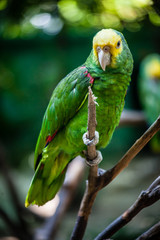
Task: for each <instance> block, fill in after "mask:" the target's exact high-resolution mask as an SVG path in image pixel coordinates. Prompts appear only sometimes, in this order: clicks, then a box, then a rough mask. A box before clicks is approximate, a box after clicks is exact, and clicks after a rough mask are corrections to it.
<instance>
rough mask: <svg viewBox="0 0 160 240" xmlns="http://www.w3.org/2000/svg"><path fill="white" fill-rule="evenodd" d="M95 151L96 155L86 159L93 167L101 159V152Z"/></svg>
mask: <svg viewBox="0 0 160 240" xmlns="http://www.w3.org/2000/svg"><path fill="white" fill-rule="evenodd" d="M96 153H97V157H96V158H94V159H93V160H90V159H86V163H87V165H89V166H91V167H93V166H95V165H98V164H99V163H100V162H101V161H102V160H103V157H102V154H101V152H100V151H96Z"/></svg>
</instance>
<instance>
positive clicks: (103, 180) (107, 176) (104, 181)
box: [99, 116, 160, 188]
mask: <svg viewBox="0 0 160 240" xmlns="http://www.w3.org/2000/svg"><path fill="white" fill-rule="evenodd" d="M159 129H160V116H159V117H158V118H157V120H156V121H155V122H154V123H153V124H152V125H151V127H150V128H149V129H148V130H147V131H146V132H145V133H144V134H143V135H142V136H141V137H140V138H139V139H138V140H137V141H136V142H135V143H134V144H133V146H132V147H131V148H130V149H129V150H128V151H127V153H126V154H125V155H124V156H123V157H122V158H121V159H120V161H119V162H118V163H117V164H116V165H115V166H114V167H113V168H111V169H109V170H107V171H106V172H105V173H103V174H102V175H101V176H99V184H100V185H101V188H104V187H105V186H107V185H108V184H109V183H110V182H111V181H112V180H113V179H114V178H115V177H116V176H117V175H118V174H119V173H120V172H121V171H122V170H123V169H124V168H126V167H127V166H128V164H129V163H130V162H131V161H132V159H133V158H134V157H135V156H136V155H137V154H138V153H139V152H140V151H141V150H142V148H143V147H144V146H145V145H146V144H147V143H148V142H149V141H150V139H151V138H152V137H153V136H154V135H155V134H156V133H157V132H158V130H159Z"/></svg>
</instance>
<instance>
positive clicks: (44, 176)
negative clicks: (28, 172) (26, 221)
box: [25, 153, 69, 207]
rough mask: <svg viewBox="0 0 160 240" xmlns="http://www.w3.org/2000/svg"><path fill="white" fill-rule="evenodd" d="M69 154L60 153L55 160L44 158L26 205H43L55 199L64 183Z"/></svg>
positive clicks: (38, 168) (34, 178)
mask: <svg viewBox="0 0 160 240" xmlns="http://www.w3.org/2000/svg"><path fill="white" fill-rule="evenodd" d="M68 162H69V156H66V155H65V154H64V153H60V154H59V155H58V156H57V157H56V158H55V159H54V160H53V158H52V160H51V159H47V158H45V159H44V158H42V160H41V161H40V163H39V165H38V167H37V169H36V172H35V175H34V177H33V179H32V181H31V185H30V188H29V191H28V194H27V197H26V201H25V206H26V207H28V206H29V205H30V204H36V205H38V206H41V205H43V204H45V203H46V202H47V201H49V200H51V199H53V198H54V197H55V195H56V193H57V192H58V190H59V189H60V187H61V186H62V184H63V181H64V178H65V173H66V170H67V165H68Z"/></svg>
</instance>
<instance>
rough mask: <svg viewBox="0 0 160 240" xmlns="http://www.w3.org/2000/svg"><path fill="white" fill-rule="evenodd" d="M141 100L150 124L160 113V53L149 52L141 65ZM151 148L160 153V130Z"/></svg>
mask: <svg viewBox="0 0 160 240" xmlns="http://www.w3.org/2000/svg"><path fill="white" fill-rule="evenodd" d="M138 92H139V100H140V103H141V105H142V108H143V109H144V113H145V116H146V119H147V122H148V124H149V125H151V124H152V123H153V122H154V121H155V120H156V118H157V117H158V116H159V115H160V55H159V54H156V53H155V54H149V55H148V56H146V57H145V58H144V59H143V61H142V62H141V65H140V70H139V77H138ZM150 143H151V148H152V150H153V151H154V152H157V153H158V152H159V153H160V132H158V133H157V134H156V135H155V137H153V138H152V140H151V142H150Z"/></svg>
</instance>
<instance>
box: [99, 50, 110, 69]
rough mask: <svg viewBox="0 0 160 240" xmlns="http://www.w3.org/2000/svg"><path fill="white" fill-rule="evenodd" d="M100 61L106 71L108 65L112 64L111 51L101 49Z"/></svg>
mask: <svg viewBox="0 0 160 240" xmlns="http://www.w3.org/2000/svg"><path fill="white" fill-rule="evenodd" d="M98 61H99V64H100V65H101V68H102V69H103V71H105V69H106V66H108V65H110V63H111V53H110V51H109V50H108V51H104V50H103V49H100V51H99V52H98Z"/></svg>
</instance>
